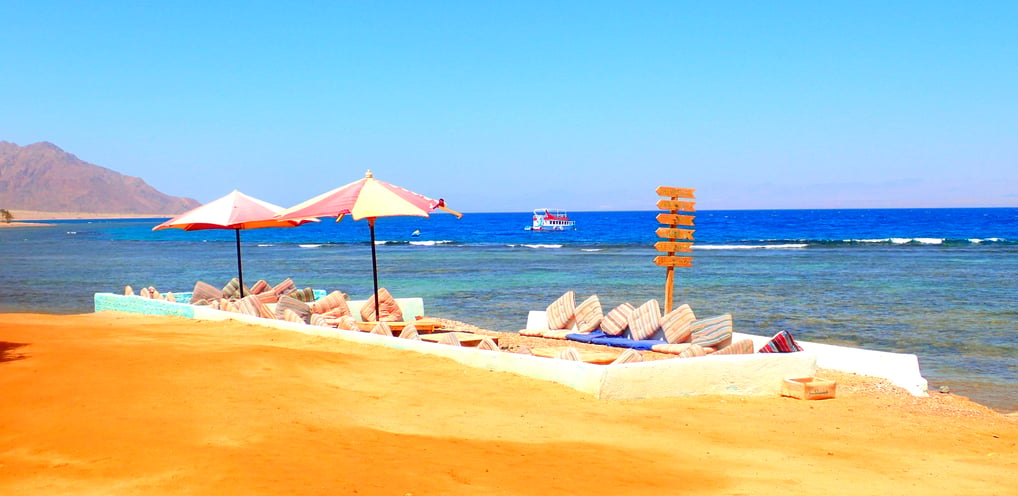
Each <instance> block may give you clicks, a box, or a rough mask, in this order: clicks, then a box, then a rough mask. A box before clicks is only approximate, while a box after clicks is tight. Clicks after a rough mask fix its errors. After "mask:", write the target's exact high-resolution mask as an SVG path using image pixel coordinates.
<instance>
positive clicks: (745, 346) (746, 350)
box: [714, 339, 753, 355]
mask: <svg viewBox="0 0 1018 496" xmlns="http://www.w3.org/2000/svg"><path fill="white" fill-rule="evenodd" d="M714 354H715V355H752V354H753V340H752V339H740V340H738V341H736V342H734V343H732V344H730V345H728V346H725V347H724V348H721V349H720V350H718V351H716V352H714Z"/></svg>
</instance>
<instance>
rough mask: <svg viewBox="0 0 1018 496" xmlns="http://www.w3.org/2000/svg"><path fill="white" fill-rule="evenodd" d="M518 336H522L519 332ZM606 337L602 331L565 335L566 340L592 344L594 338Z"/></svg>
mask: <svg viewBox="0 0 1018 496" xmlns="http://www.w3.org/2000/svg"><path fill="white" fill-rule="evenodd" d="M520 334H523V333H522V332H520ZM605 336H607V334H605V333H604V331H594V332H591V333H587V334H580V333H576V334H566V339H568V340H570V341H576V342H577V343H593V342H594V339H596V338H603V337H605Z"/></svg>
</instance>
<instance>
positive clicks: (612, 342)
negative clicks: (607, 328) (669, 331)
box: [590, 336, 664, 350]
mask: <svg viewBox="0 0 1018 496" xmlns="http://www.w3.org/2000/svg"><path fill="white" fill-rule="evenodd" d="M590 342H591V344H599V345H602V346H612V347H615V348H633V349H634V350H650V349H653V348H654V346H655V345H658V344H662V343H664V341H661V340H660V339H643V340H640V339H629V338H625V337H622V336H603V337H599V338H594V339H592V340H591V341H590Z"/></svg>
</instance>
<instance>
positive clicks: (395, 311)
mask: <svg viewBox="0 0 1018 496" xmlns="http://www.w3.org/2000/svg"><path fill="white" fill-rule="evenodd" d="M378 313H380V314H381V316H380V317H379V318H377V319H376V318H375V295H374V294H372V295H371V297H370V298H368V301H366V302H364V306H362V307H361V318H362V319H364V322H374V321H376V320H380V321H383V322H400V321H402V320H403V311H402V310H400V308H399V303H396V298H393V297H392V294H390V293H389V290H388V289H385V288H379V289H378Z"/></svg>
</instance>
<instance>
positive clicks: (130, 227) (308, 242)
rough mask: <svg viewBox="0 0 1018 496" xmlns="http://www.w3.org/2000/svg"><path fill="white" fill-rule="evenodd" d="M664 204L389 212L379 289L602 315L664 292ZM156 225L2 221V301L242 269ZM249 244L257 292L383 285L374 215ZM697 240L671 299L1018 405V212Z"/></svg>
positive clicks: (467, 312)
mask: <svg viewBox="0 0 1018 496" xmlns="http://www.w3.org/2000/svg"><path fill="white" fill-rule="evenodd" d="M655 214H656V212H578V213H575V214H573V217H574V218H575V219H576V220H577V222H578V228H579V229H578V230H577V231H571V232H564V233H534V232H526V231H523V230H522V227H523V226H524V225H525V224H526V222H527V220H528V219H529V214H528V213H524V214H467V215H466V216H465V217H464V218H463V219H460V220H456V219H455V218H453V217H451V216H448V215H435V216H433V217H432V218H430V219H416V218H413V219H406V218H392V219H380V220H379V221H378V222H377V226H378V232H377V238H378V239H379V240H380V242H379V245H378V246H377V256H378V271H379V283H380V285H381V286H383V287H386V288H388V289H389V290H390V291H391V292H392V293H393V294H394V295H396V296H397V297H403V296H420V297H423V298H424V299H425V307H426V311H427V313H428V314H430V315H436V316H441V317H447V318H452V319H456V320H462V321H466V322H470V323H473V324H476V325H480V326H482V327H487V328H491V329H497V330H504V331H515V330H518V329H520V328H522V327H523V326H524V325H525V323H526V316H527V312H528V311H529V310H537V309H543V308H544V307H545V306H547V304H548V303H550V302H551V301H552V300H554V299H555V298H556V297H557V296H559V295H560V294H562V293H563V292H565V291H567V290H570V289H571V290H575V291H576V293H577V296H578V298H584V297H586V296H588V295H591V294H597V295H599V297H600V298H601V301H602V304H603V305H604V306H605V307H606V309H605V310H606V311H607V310H608V309H610V308H611V307H613V306H615V305H617V304H619V303H622V302H627V301H628V302H630V303H633V304H634V305H635V304H639V303H642V302H643V301H646V300H648V299H651V298H656V299H659V300H661V301H663V299H664V283H665V270H664V269H663V268H660V267H657V266H655V265H654V264H653V262H652V260H653V258H654V256H656V255H657V254H658V253H656V252H655V251H654V249H653V243H654V242H655V241H656V238H655V236H654V230H655V228H656V227H658V225H657V224H656V221H655V220H654V216H655ZM158 222H159V221H154V220H141V221H139V220H117V221H91V222H89V221H75V222H70V221H65V222H60V223H59V224H57V225H55V226H50V227H31V228H30V227H25V228H17V229H0V259H2V260H3V265H4V268H3V270H2V272H0V311H4V312H12V311H33V312H44V313H82V312H90V311H92V294H93V293H95V292H104V291H105V292H121V291H122V290H123V287H124V286H125V285H132V286H134V287H136V288H139V287H142V286H149V285H152V286H155V287H156V288H158V289H159V290H161V291H173V290H176V291H189V290H190V289H191V288H192V287H193V285H194V283H195V281H197V280H203V281H206V282H210V283H213V284H215V285H222V284H225V282H226V281H228V280H229V279H230V278H232V277H234V276H235V275H236V272H237V266H236V252H235V245H234V233H233V232H232V231H200V232H182V231H176V230H164V231H158V232H152V231H151V227H152V226H154V225H155V224H157V223H158ZM415 229H420V230H421V231H422V233H423V234H422V235H421V237H420V238H411V237H410V233H411V232H412V231H413V230H415ZM242 238H243V244H242V246H243V261H244V274H245V283H246V284H247V285H249V286H250V285H251V284H253V283H254V282H255V281H257V280H258V279H265V280H267V281H269V282H270V283H276V282H278V281H280V280H282V279H284V278H286V277H291V278H292V279H293V280H294V281H295V282H296V283H297V285H298V286H299V287H307V286H310V287H314V288H316V289H328V290H333V289H338V290H342V291H344V292H347V293H349V294H350V295H351V296H352V297H354V298H358V299H360V298H366V297H367V296H369V295H370V293H371V288H372V274H371V263H370V259H371V250H370V244H369V243H368V242H367V239H368V231H367V226H366V223H363V222H352V221H350V220H344V221H343V222H342V223H339V224H336V223H334V222H332V221H331V220H324V221H323V222H322V223H321V224H319V225H310V226H303V227H300V228H295V229H262V230H254V231H245V232H242ZM696 238H697V241H696V244H695V250H694V253H693V257H694V266H693V267H692V268H679V269H676V274H677V277H676V287H675V301H676V302H684V303H689V304H690V305H691V306H692V308H693V309H694V311H695V312H696V313H697V314H698V315H700V316H709V315H715V314H719V313H732V314H733V315H734V318H735V325H736V328H737V330H740V331H743V332H749V333H754V334H763V335H770V334H774V333H775V332H777V331H779V330H782V329H787V330H789V331H791V332H792V333H793V334H794V335H795V336H796V337H797V338H799V339H802V340H807V341H817V342H825V343H835V344H847V345H852V346H862V347H866V348H872V349H878V350H885V351H893V352H904V353H915V354H916V355H918V356H919V360H920V366H921V368H922V371H923V374H924V376H926V377H927V379H929V381H930V384H931V386H930V387H931V389H936V388H937V387H939V386H941V385H946V386H949V387H950V388H951V390H952V392H955V393H957V394H962V395H966V396H969V397H971V398H973V399H975V400H977V401H979V402H981V403H984V404H987V405H989V406H991V407H993V408H996V409H998V410H1002V411H1015V410H1018V393H1016V385H1018V358H1016V357H1018V352H1016V350H1018V277H1016V276H1018V242H1016V240H1018V209H928V210H869V211H867V210H853V211H824V210H820V211H738V212H700V213H698V214H697V227H696ZM905 240H911V241H908V242H905ZM976 240H978V241H976ZM411 242H414V243H415V244H411ZM302 245H304V246H302Z"/></svg>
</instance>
